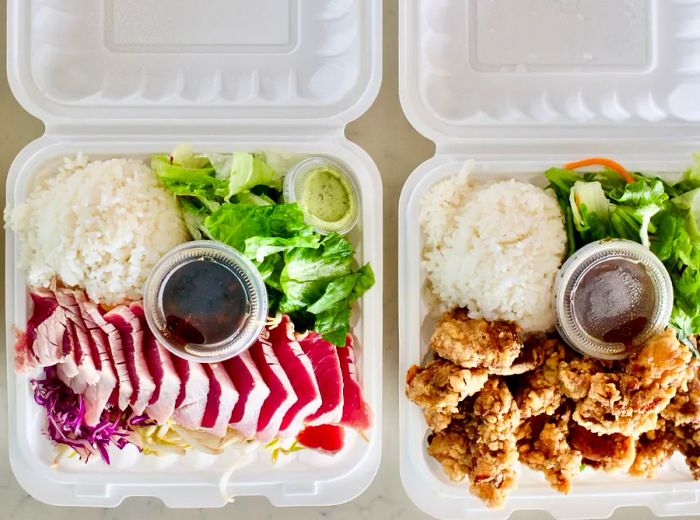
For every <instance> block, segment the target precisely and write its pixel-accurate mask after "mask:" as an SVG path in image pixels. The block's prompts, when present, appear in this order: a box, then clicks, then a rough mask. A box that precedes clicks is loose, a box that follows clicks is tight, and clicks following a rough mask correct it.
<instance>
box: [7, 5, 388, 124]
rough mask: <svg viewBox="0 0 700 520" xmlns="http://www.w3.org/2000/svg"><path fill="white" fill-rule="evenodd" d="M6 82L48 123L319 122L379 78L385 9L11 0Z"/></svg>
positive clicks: (364, 97)
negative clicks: (149, 121)
mask: <svg viewBox="0 0 700 520" xmlns="http://www.w3.org/2000/svg"><path fill="white" fill-rule="evenodd" d="M7 67H8V77H9V81H10V85H11V88H12V91H13V93H14V94H15V96H16V97H17V99H18V100H19V102H20V103H21V104H22V105H23V106H24V108H25V109H27V110H28V111H29V112H31V113H32V114H34V115H36V116H37V117H40V118H41V119H43V120H44V121H48V122H51V121H60V122H62V123H66V122H70V121H74V122H78V121H79V122H80V123H81V124H89V123H92V122H96V121H104V120H120V119H121V120H123V119H129V120H132V121H135V122H138V121H140V120H151V121H153V120H180V121H182V120H187V121H191V120H208V121H211V120H225V119H229V120H231V119H236V120H245V121H252V120H265V121H268V122H269V121H302V120H303V121H311V120H315V121H322V122H323V123H324V124H333V125H337V126H342V125H344V124H345V123H347V122H349V121H351V120H352V119H354V118H356V117H358V116H359V115H360V114H362V113H363V112H364V111H365V110H366V109H367V108H368V107H369V105H370V104H371V102H372V100H373V99H374V97H375V96H376V93H377V91H378V89H379V84H380V78H381V2H374V1H368V0H365V1H361V2H354V1H353V0H333V1H328V0H303V1H302V0H202V1H199V2H196V1H193V0H147V1H144V0H8V64H7Z"/></svg>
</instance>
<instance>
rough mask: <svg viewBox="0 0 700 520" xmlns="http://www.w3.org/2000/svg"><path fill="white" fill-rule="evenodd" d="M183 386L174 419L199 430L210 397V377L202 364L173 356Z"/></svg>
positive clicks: (187, 426)
mask: <svg viewBox="0 0 700 520" xmlns="http://www.w3.org/2000/svg"><path fill="white" fill-rule="evenodd" d="M172 360H173V364H174V365H175V370H176V371H177V373H178V375H179V376H180V381H181V384H182V386H181V387H180V394H179V395H178V399H177V401H176V404H175V413H174V414H173V419H174V420H175V422H176V423H178V424H181V425H182V426H184V427H186V428H199V427H200V426H201V424H202V419H203V418H204V410H205V409H206V407H207V397H208V396H209V377H208V376H207V374H206V372H205V371H204V368H202V365H201V364H200V363H194V362H190V361H187V360H186V359H182V358H180V357H177V356H172Z"/></svg>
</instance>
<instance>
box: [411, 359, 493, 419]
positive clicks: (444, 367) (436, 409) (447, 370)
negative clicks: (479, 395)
mask: <svg viewBox="0 0 700 520" xmlns="http://www.w3.org/2000/svg"><path fill="white" fill-rule="evenodd" d="M487 379H488V374H487V372H486V369H484V368H475V369H468V368H461V367H459V366H457V365H455V364H454V363H451V362H449V361H446V360H444V359H436V360H435V361H432V362H431V363H429V364H428V365H426V366H425V367H420V366H417V365H414V366H412V367H411V368H409V369H408V372H407V373H406V395H407V396H408V398H409V399H410V400H411V401H413V402H414V403H416V404H417V405H418V406H420V407H421V408H422V409H423V413H424V415H425V421H426V423H427V424H428V426H429V427H430V429H431V430H433V431H434V432H439V431H441V430H444V429H445V428H447V426H448V425H449V424H450V421H451V420H452V415H454V414H456V413H457V412H458V408H457V406H458V405H459V403H460V402H461V401H462V400H463V399H464V398H465V397H468V396H470V395H474V394H475V393H476V392H478V391H479V390H481V388H482V387H483V386H484V384H485V383H486V380H487Z"/></svg>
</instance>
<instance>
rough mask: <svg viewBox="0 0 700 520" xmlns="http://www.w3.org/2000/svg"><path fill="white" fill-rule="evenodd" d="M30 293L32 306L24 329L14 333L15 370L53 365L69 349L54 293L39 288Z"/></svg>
mask: <svg viewBox="0 0 700 520" xmlns="http://www.w3.org/2000/svg"><path fill="white" fill-rule="evenodd" d="M30 297H31V299H32V303H33V306H34V309H33V311H32V315H31V316H30V317H29V319H28V320H27V331H26V332H25V333H19V334H18V337H17V344H16V346H15V370H17V371H18V372H23V371H25V370H27V369H29V368H33V367H37V366H41V367H49V366H53V365H55V364H56V363H60V362H62V361H63V360H64V359H65V357H66V355H67V354H68V352H69V350H70V346H69V345H68V344H67V340H66V339H65V338H64V336H65V335H66V316H65V312H64V311H63V308H62V307H61V306H60V305H58V301H56V297H55V296H54V293H53V292H52V291H49V290H48V289H39V290H37V291H34V292H32V293H31V294H30ZM66 348H67V349H68V350H66Z"/></svg>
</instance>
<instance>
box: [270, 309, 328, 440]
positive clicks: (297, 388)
mask: <svg viewBox="0 0 700 520" xmlns="http://www.w3.org/2000/svg"><path fill="white" fill-rule="evenodd" d="M269 333H270V337H269V341H270V344H271V345H272V349H273V350H274V352H275V355H276V356H277V359H278V360H279V362H280V365H281V366H282V369H283V370H284V372H285V373H286V374H287V377H288V378H289V382H290V383H291V384H292V388H293V389H294V393H295V394H296V395H297V400H296V402H295V403H294V404H292V406H291V407H290V408H289V410H287V413H286V414H285V415H284V418H283V419H282V422H281V423H280V431H279V437H281V438H287V437H295V436H296V435H297V434H298V433H299V432H300V431H301V429H302V428H303V427H304V419H306V418H307V417H308V416H309V415H311V414H312V413H314V412H315V411H316V410H318V408H319V406H321V394H320V392H319V390H318V384H317V383H316V377H315V376H314V369H313V366H312V365H311V360H310V359H309V357H308V356H307V355H306V354H305V353H304V351H303V350H302V349H301V346H299V343H297V341H296V340H295V339H294V325H293V324H292V322H291V321H290V320H289V317H288V316H282V318H281V320H280V322H279V323H278V324H277V326H276V327H274V328H272V329H269Z"/></svg>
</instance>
